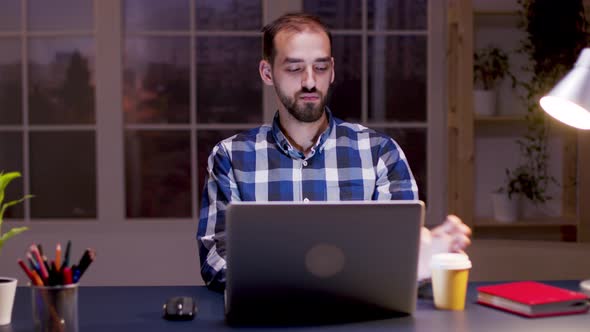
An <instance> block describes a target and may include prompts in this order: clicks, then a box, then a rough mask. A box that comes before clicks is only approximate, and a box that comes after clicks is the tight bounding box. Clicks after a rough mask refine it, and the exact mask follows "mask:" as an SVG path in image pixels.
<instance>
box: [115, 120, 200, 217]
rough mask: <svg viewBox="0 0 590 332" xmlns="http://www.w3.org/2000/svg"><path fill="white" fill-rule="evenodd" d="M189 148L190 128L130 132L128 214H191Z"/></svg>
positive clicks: (126, 151)
mask: <svg viewBox="0 0 590 332" xmlns="http://www.w3.org/2000/svg"><path fill="white" fill-rule="evenodd" d="M190 151H191V150H190V132H188V131H174V132H170V131H168V132H166V131H128V132H127V134H126V137H125V158H126V159H127V160H126V163H125V165H126V167H125V188H126V196H127V198H126V202H127V204H126V206H127V217H129V218H165V217H191V205H192V204H191V200H192V194H191V193H192V191H191V157H190V154H191V152H190Z"/></svg>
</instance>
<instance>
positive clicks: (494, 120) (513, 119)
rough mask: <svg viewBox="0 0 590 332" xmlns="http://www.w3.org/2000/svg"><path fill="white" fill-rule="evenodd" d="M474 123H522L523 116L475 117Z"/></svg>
mask: <svg viewBox="0 0 590 332" xmlns="http://www.w3.org/2000/svg"><path fill="white" fill-rule="evenodd" d="M475 122H476V123H505V122H524V115H495V116H481V115H476V116H475Z"/></svg>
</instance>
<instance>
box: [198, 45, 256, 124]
mask: <svg viewBox="0 0 590 332" xmlns="http://www.w3.org/2000/svg"><path fill="white" fill-rule="evenodd" d="M261 50H262V45H261V41H260V38H259V37H200V38H197V121H198V122H201V123H204V122H206V123H228V122H229V123H231V122H234V123H244V122H248V123H260V122H261V121H262V82H261V80H260V76H259V75H258V62H259V61H260V58H261V56H262V55H261Z"/></svg>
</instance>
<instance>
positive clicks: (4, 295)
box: [0, 277, 16, 326]
mask: <svg viewBox="0 0 590 332" xmlns="http://www.w3.org/2000/svg"><path fill="white" fill-rule="evenodd" d="M15 294H16V279H13V278H4V277H0V326H1V325H7V324H10V321H11V318H12V306H13V304H14V295H15Z"/></svg>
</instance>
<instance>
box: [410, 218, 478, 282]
mask: <svg viewBox="0 0 590 332" xmlns="http://www.w3.org/2000/svg"><path fill="white" fill-rule="evenodd" d="M470 235H471V229H470V228H469V227H468V226H467V225H465V224H464V223H463V222H462V221H461V219H459V217H457V216H454V215H449V216H447V219H445V221H444V222H443V223H442V224H441V225H440V226H437V227H435V228H433V229H432V230H431V231H428V229H427V228H425V227H422V233H421V235H420V256H419V258H418V280H426V279H428V278H430V258H431V257H432V255H434V254H438V253H442V252H463V249H465V248H467V246H468V245H469V244H470V243H471V240H470V239H469V236H470Z"/></svg>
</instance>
